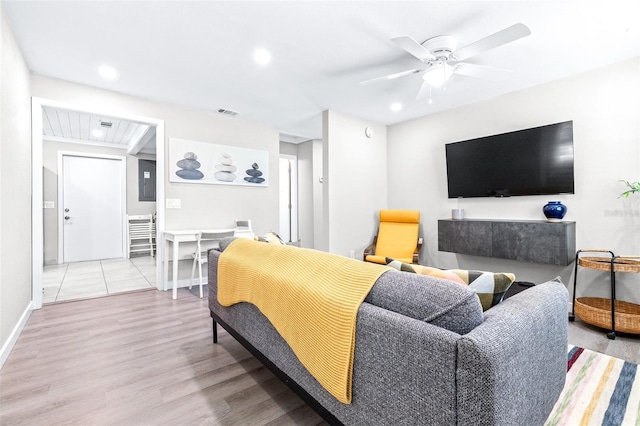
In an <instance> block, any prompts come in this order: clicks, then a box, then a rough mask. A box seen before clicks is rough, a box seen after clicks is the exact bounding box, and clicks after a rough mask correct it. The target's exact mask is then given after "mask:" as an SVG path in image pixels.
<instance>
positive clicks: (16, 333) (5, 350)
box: [0, 302, 33, 368]
mask: <svg viewBox="0 0 640 426" xmlns="http://www.w3.org/2000/svg"><path fill="white" fill-rule="evenodd" d="M31 312H33V302H29V304H28V305H27V308H26V309H25V310H24V312H23V313H22V316H21V317H20V320H19V321H18V323H17V324H16V326H15V327H14V328H13V330H12V331H11V334H10V335H9V338H8V339H7V341H6V342H5V344H4V345H2V349H0V368H2V366H3V365H4V362H5V361H6V360H7V358H9V354H10V353H11V350H12V349H13V347H14V346H15V344H16V342H17V341H18V337H20V334H21V333H22V330H23V329H24V326H25V325H27V321H28V320H29V317H30V316H31Z"/></svg>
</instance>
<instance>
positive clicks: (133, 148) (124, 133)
mask: <svg viewBox="0 0 640 426" xmlns="http://www.w3.org/2000/svg"><path fill="white" fill-rule="evenodd" d="M42 116H43V117H42V133H43V135H44V139H45V140H49V141H54V142H67V143H81V144H91V145H100V146H107V147H109V148H119V149H123V150H127V151H129V153H130V154H137V153H138V152H143V153H147V154H155V152H156V149H155V127H153V126H149V125H147V124H143V123H138V122H135V121H129V120H123V119H119V118H114V117H109V116H98V115H94V114H89V113H85V112H79V111H70V110H65V109H60V108H54V107H50V106H46V107H44V108H43V114H42Z"/></svg>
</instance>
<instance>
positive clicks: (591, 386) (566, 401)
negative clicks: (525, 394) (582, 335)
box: [546, 346, 640, 426]
mask: <svg viewBox="0 0 640 426" xmlns="http://www.w3.org/2000/svg"><path fill="white" fill-rule="evenodd" d="M637 371H638V365H637V364H634V363H632V362H627V361H624V360H621V359H618V358H613V357H610V356H607V355H603V354H599V353H597V352H593V351H590V350H588V349H583V348H579V347H577V346H569V355H568V363H567V381H566V383H565V386H564V389H563V391H562V393H561V394H560V398H559V399H558V402H556V405H555V407H554V409H553V411H552V412H551V415H550V416H549V419H548V420H547V423H546V425H606V426H609V425H611V426H613V425H640V375H638V374H637Z"/></svg>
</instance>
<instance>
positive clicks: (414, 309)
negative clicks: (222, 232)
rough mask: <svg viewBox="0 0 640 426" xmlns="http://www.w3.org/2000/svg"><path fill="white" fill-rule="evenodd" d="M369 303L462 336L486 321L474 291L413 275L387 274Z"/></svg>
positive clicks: (228, 240) (225, 243) (222, 245)
mask: <svg viewBox="0 0 640 426" xmlns="http://www.w3.org/2000/svg"><path fill="white" fill-rule="evenodd" d="M234 239H235V238H225V239H223V240H222V241H220V250H222V251H224V249H225V248H227V246H228V245H229V244H230V243H231V242H232V241H233V240H234ZM265 244H266V243H265ZM211 266H215V263H213V265H212V264H211V263H210V268H211ZM210 272H212V271H211V270H210ZM365 302H367V303H371V304H372V305H375V306H378V307H380V308H383V309H387V310H389V311H393V312H396V313H399V314H401V315H404V316H407V317H410V318H414V319H417V320H421V321H425V322H428V323H430V324H433V325H435V326H437V327H442V328H444V329H446V330H449V331H452V332H454V333H458V334H467V333H468V332H470V331H471V330H473V329H474V328H475V327H477V326H478V325H479V324H482V322H483V321H484V314H483V312H482V305H481V304H480V300H479V299H478V296H477V295H476V294H475V293H474V292H473V290H470V289H469V288H468V287H466V286H463V285H461V284H458V283H456V282H453V281H448V280H443V279H440V278H437V277H431V276H427V275H421V274H412V273H409V272H400V271H396V270H390V271H387V272H384V273H383V274H382V275H381V276H380V278H378V280H377V281H376V283H375V284H374V285H373V288H372V289H371V291H370V292H369V294H368V295H367V297H366V298H365Z"/></svg>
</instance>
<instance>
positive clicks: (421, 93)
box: [416, 81, 431, 101]
mask: <svg viewBox="0 0 640 426" xmlns="http://www.w3.org/2000/svg"><path fill="white" fill-rule="evenodd" d="M430 93H431V86H429V83H427V82H426V81H423V82H422V86H420V90H418V94H417V95H416V100H418V101H419V100H420V99H424V98H425V97H427V95H429V94H430Z"/></svg>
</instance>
